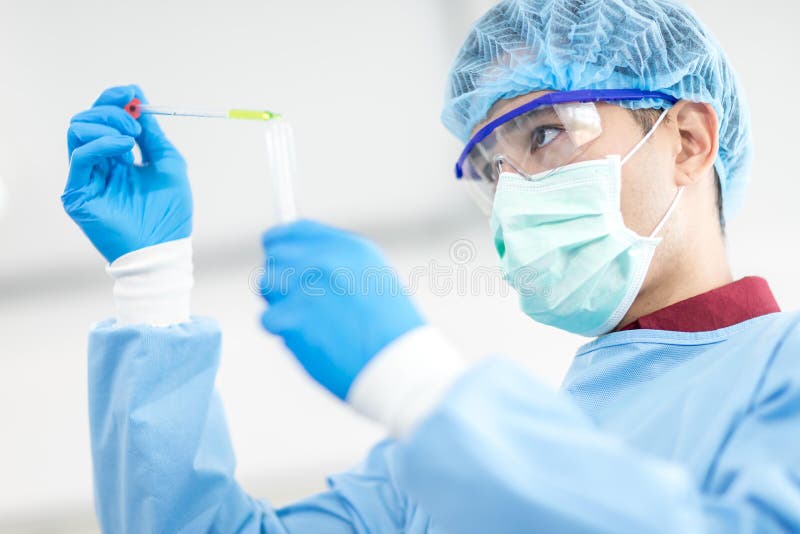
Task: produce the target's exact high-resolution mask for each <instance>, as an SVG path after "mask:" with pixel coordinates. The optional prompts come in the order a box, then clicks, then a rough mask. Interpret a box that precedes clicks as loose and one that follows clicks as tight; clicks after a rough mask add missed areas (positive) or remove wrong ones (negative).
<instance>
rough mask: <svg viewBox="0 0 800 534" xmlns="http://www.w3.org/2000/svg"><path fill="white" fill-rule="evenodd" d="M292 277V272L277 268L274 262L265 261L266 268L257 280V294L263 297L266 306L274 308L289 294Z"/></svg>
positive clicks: (292, 281)
mask: <svg viewBox="0 0 800 534" xmlns="http://www.w3.org/2000/svg"><path fill="white" fill-rule="evenodd" d="M290 269H291V268H290ZM293 276H294V272H293V271H289V270H287V269H284V268H281V267H278V266H276V265H275V263H274V262H270V261H267V268H266V269H265V270H264V274H263V275H262V276H261V277H260V278H259V279H258V292H259V294H260V295H261V296H262V297H264V300H266V301H267V304H269V305H270V306H274V305H275V304H277V303H278V302H280V301H282V300H283V299H285V298H286V297H287V296H288V294H289V292H290V288H289V286H290V285H294V284H295V281H294V280H293Z"/></svg>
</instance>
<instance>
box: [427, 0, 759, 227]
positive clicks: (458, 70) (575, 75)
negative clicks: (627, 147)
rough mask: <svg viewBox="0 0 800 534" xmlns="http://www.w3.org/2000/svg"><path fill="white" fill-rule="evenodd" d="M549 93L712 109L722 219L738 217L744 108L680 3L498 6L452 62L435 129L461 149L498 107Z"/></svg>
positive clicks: (746, 163)
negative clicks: (637, 92)
mask: <svg viewBox="0 0 800 534" xmlns="http://www.w3.org/2000/svg"><path fill="white" fill-rule="evenodd" d="M548 89H550V90H554V91H571V90H579V89H641V90H644V91H658V92H661V93H666V94H668V95H671V96H674V97H675V98H677V99H684V100H691V101H694V102H705V103H708V104H711V105H712V106H713V108H714V110H715V111H716V112H717V117H718V118H719V134H720V146H719V156H718V158H717V161H716V163H715V168H716V170H717V173H718V174H719V178H720V185H721V189H722V198H723V209H724V213H725V217H726V218H728V219H730V218H731V217H732V216H733V215H735V212H736V211H737V210H738V209H739V207H740V205H741V203H742V198H743V196H744V192H745V186H746V184H747V181H748V177H749V173H750V162H751V160H752V155H753V149H752V142H751V123H750V114H749V111H748V106H747V103H746V102H745V98H744V93H743V91H742V89H741V86H740V85H739V82H738V80H737V77H736V75H735V73H734V71H733V68H732V67H731V65H730V63H729V62H728V59H727V58H726V56H725V53H724V51H723V50H722V47H720V45H719V43H718V42H717V41H716V39H715V38H714V37H713V36H712V34H711V32H710V31H709V30H708V28H706V26H705V25H704V24H703V23H702V22H700V20H698V18H697V17H696V16H695V15H694V14H693V13H692V12H691V10H690V9H689V8H688V7H686V6H685V5H683V4H681V3H680V1H676V0H592V1H587V0H504V1H503V2H500V3H499V4H498V5H497V6H495V7H493V8H492V9H490V10H489V11H488V12H487V13H486V14H485V15H484V16H483V17H482V18H481V19H480V20H478V21H477V22H476V23H475V25H474V26H473V28H472V30H471V31H470V32H469V35H468V36H467V38H466V40H465V41H464V44H463V45H462V47H461V50H460V51H459V53H458V56H457V57H456V59H455V61H454V63H453V66H452V68H451V70H450V80H449V84H448V90H447V95H446V97H445V106H444V110H443V112H442V121H443V122H444V125H445V126H446V127H447V128H448V129H449V130H450V131H451V132H453V133H454V134H455V135H456V136H457V137H458V138H459V139H461V141H462V142H464V143H466V142H467V140H468V139H469V136H470V132H471V130H472V129H473V128H474V127H475V125H476V124H477V123H478V122H480V121H481V120H483V119H484V118H485V117H486V113H487V111H488V110H489V108H490V107H491V106H492V105H493V104H494V103H495V102H496V101H497V100H500V99H503V98H512V97H515V96H518V95H522V94H526V93H530V92H532V91H542V90H548ZM620 104H621V105H623V106H625V107H628V108H631V109H638V108H660V107H662V106H663V102H661V101H657V100H650V101H648V100H639V101H629V102H621V103H620Z"/></svg>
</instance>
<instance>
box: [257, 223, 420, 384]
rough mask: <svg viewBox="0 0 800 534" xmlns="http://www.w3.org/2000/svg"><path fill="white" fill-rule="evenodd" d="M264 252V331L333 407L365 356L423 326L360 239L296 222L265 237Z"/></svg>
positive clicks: (391, 273) (370, 247)
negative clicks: (328, 395) (333, 398)
mask: <svg viewBox="0 0 800 534" xmlns="http://www.w3.org/2000/svg"><path fill="white" fill-rule="evenodd" d="M264 249H265V252H266V256H267V260H266V269H265V273H264V277H263V278H262V281H261V284H262V287H261V291H262V294H263V295H264V298H265V299H266V300H267V302H268V303H269V307H268V308H267V310H266V311H265V312H264V314H263V315H262V317H261V322H262V324H263V325H264V328H266V330H267V331H269V332H270V333H272V334H275V335H278V336H281V337H282V338H283V340H284V342H285V343H286V346H287V347H288V348H289V350H291V351H292V353H294V355H295V356H296V357H297V359H298V360H299V361H300V363H301V364H302V365H303V367H304V368H305V370H306V371H308V373H309V374H310V375H311V376H312V377H313V378H314V379H315V380H317V382H319V383H320V384H322V385H323V386H325V387H326V388H327V389H328V390H329V391H331V392H332V393H334V394H335V395H336V396H337V397H339V398H340V399H344V398H345V397H346V396H347V392H348V391H349V389H350V385H351V384H352V383H353V380H354V379H355V377H356V375H358V373H359V372H360V371H361V369H363V367H364V366H365V365H366V364H367V362H369V361H370V360H371V359H372V357H373V356H375V355H376V354H377V353H378V352H379V351H380V350H381V349H383V348H384V347H385V346H386V345H388V344H389V343H391V342H392V341H394V340H395V339H397V338H398V337H400V336H401V335H403V334H405V333H406V332H408V331H409V330H412V329H414V328H416V327H418V326H421V325H422V324H423V323H424V321H423V320H422V318H421V317H420V315H419V313H418V312H417V310H416V308H415V307H414V304H413V302H412V301H411V299H410V298H409V297H408V295H406V292H405V288H404V287H403V286H402V284H401V283H400V280H399V278H398V276H397V273H396V272H395V271H394V270H393V269H392V268H391V267H389V266H388V264H387V263H386V260H385V259H384V258H383V256H382V255H381V253H380V252H379V251H378V249H377V248H376V247H375V245H373V244H372V243H371V242H370V241H368V240H367V239H364V238H362V237H360V236H357V235H355V234H352V233H350V232H346V231H344V230H339V229H338V228H333V227H330V226H326V225H324V224H320V223H316V222H312V221H298V222H295V223H292V224H288V225H284V226H278V227H275V228H273V229H271V230H270V231H268V232H267V233H266V234H265V235H264Z"/></svg>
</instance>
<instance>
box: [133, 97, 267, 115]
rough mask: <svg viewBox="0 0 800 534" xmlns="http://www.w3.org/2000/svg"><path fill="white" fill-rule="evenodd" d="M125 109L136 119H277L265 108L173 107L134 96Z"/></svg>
mask: <svg viewBox="0 0 800 534" xmlns="http://www.w3.org/2000/svg"><path fill="white" fill-rule="evenodd" d="M125 111H127V112H128V114H129V115H130V116H131V117H133V118H134V119H138V118H139V117H141V116H142V115H172V116H174V117H205V118H212V119H240V120H255V121H271V120H273V119H279V118H280V117H281V116H280V115H279V114H278V113H274V112H272V111H267V110H265V109H228V110H201V109H185V108H173V107H170V106H154V105H152V104H143V103H142V101H141V100H139V99H138V98H134V99H133V100H131V101H130V102H128V103H127V104H126V105H125Z"/></svg>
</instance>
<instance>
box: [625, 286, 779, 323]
mask: <svg viewBox="0 0 800 534" xmlns="http://www.w3.org/2000/svg"><path fill="white" fill-rule="evenodd" d="M779 311H781V309H780V308H779V307H778V303H777V302H776V301H775V297H774V296H773V295H772V291H770V289H769V285H768V284H767V281H766V280H764V279H763V278H759V277H756V276H748V277H747V278H742V279H741V280H737V281H736V282H732V283H730V284H728V285H725V286H722V287H719V288H717V289H712V290H711V291H708V292H707V293H703V294H701V295H697V296H696V297H692V298H689V299H686V300H682V301H681V302H677V303H675V304H672V305H670V306H667V307H666V308H662V309H660V310H658V311H655V312H653V313H650V314H648V315H645V316H643V317H639V319H637V320H636V321H634V322H632V323H631V324H629V325H628V326H626V327H625V328H621V329H620V330H638V329H652V330H670V331H672V332H707V331H710V330H719V329H720V328H725V327H726V326H733V325H735V324H738V323H741V322H744V321H747V320H748V319H754V318H755V317H760V316H762V315H767V314H768V313H775V312H779Z"/></svg>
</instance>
